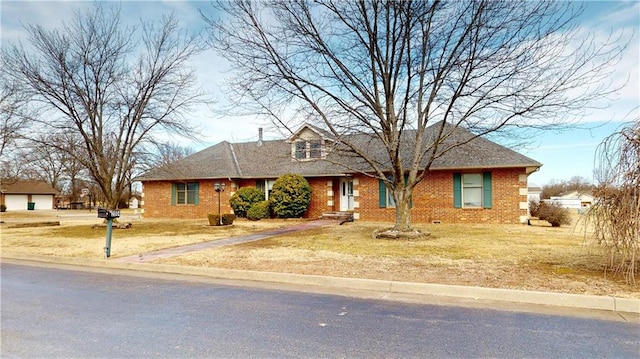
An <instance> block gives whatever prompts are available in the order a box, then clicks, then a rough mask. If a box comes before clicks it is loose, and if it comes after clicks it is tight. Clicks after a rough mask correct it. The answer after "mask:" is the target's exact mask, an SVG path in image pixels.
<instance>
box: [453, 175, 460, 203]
mask: <svg viewBox="0 0 640 359" xmlns="http://www.w3.org/2000/svg"><path fill="white" fill-rule="evenodd" d="M453 208H462V174H461V173H454V174H453Z"/></svg>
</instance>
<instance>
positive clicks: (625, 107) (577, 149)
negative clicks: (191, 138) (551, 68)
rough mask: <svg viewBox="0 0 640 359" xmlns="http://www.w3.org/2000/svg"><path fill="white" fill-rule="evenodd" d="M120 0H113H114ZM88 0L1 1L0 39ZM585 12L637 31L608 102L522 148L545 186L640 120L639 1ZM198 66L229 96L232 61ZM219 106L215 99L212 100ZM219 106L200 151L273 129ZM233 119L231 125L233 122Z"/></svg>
mask: <svg viewBox="0 0 640 359" xmlns="http://www.w3.org/2000/svg"><path fill="white" fill-rule="evenodd" d="M114 3H115V2H114ZM91 4H92V2H90V1H6V0H2V1H0V23H1V27H0V44H5V42H6V41H16V40H18V39H23V41H25V37H24V29H23V27H22V24H27V23H36V24H40V25H42V26H45V27H47V28H50V27H55V26H59V25H60V24H61V21H63V20H65V19H69V18H70V17H71V15H72V10H73V9H80V8H87V7H90V6H91ZM120 4H121V6H122V10H123V11H122V13H123V15H125V21H127V20H128V21H137V20H138V19H140V18H143V19H146V20H149V19H153V18H156V17H158V16H159V15H161V14H162V13H166V12H170V11H173V12H175V13H176V15H177V16H178V19H179V20H180V21H181V22H182V24H183V26H185V27H188V28H191V29H193V30H199V29H201V27H202V26H203V25H204V24H203V22H202V20H201V19H200V16H199V14H198V8H201V9H203V10H205V11H211V6H210V5H209V2H208V1H123V2H121V3H120ZM584 4H585V6H586V8H585V12H584V13H583V15H582V17H581V19H580V24H579V26H580V30H581V31H583V32H585V33H592V34H596V35H597V36H598V37H599V38H605V37H606V36H608V35H610V34H612V33H613V34H618V33H619V32H621V31H622V32H623V34H624V36H625V37H627V38H629V37H630V36H633V38H632V40H631V43H630V45H629V47H628V48H627V50H626V52H625V54H624V56H623V58H622V59H621V61H620V63H618V64H617V67H616V71H615V73H614V74H613V75H612V81H613V83H614V84H616V85H621V86H622V85H624V87H623V88H622V89H621V91H619V93H618V94H617V95H616V96H615V98H612V99H611V100H610V101H608V102H606V103H602V104H599V106H602V107H603V109H601V110H594V111H591V112H590V113H589V114H588V115H587V116H585V117H584V118H581V119H576V120H579V122H580V123H579V124H578V125H576V126H573V127H572V128H571V129H569V130H567V131H563V132H561V133H558V132H542V133H540V134H539V135H538V136H536V137H535V138H533V139H531V141H530V143H529V144H528V145H527V146H526V147H519V148H517V149H516V150H518V151H519V152H521V153H523V154H525V155H527V156H529V157H531V158H533V159H535V160H537V161H539V162H541V163H543V167H542V168H541V169H540V170H539V171H538V172H536V173H534V174H532V175H531V176H530V177H529V182H530V183H534V184H538V185H544V184H546V183H548V182H550V181H552V180H566V179H569V178H570V177H572V176H576V175H579V176H583V177H586V178H587V179H590V180H591V179H592V172H593V164H594V154H595V150H596V147H597V146H598V144H600V142H602V140H603V139H604V138H605V137H607V136H609V135H610V134H612V133H613V132H614V131H615V130H616V129H617V128H619V127H620V125H621V124H622V122H623V121H637V120H639V119H640V91H639V90H640V81H639V78H640V71H639V67H640V60H639V59H640V46H639V45H640V2H638V1H627V2H620V1H603V2H595V1H588V2H585V3H584ZM193 66H195V67H196V68H197V70H198V77H199V81H200V83H201V86H202V87H203V89H205V90H207V91H208V92H209V93H210V94H211V96H212V97H213V98H214V100H216V101H217V103H218V104H220V105H223V104H224V103H225V101H226V99H225V96H224V93H225V91H224V82H225V78H226V76H227V74H226V73H225V69H226V68H227V65H226V63H225V62H224V60H222V59H220V57H218V56H217V55H216V54H215V53H214V52H213V51H207V52H205V53H204V54H202V55H200V56H199V57H198V58H195V59H194V61H193ZM214 107H215V106H214ZM214 110H215V109H212V108H209V107H207V106H204V105H203V106H201V107H199V108H198V109H196V112H194V120H195V121H197V122H198V123H199V124H200V130H201V131H200V132H201V133H202V136H203V141H204V142H203V143H201V144H195V145H194V144H191V143H185V144H184V145H186V146H191V147H193V148H194V149H196V150H200V149H202V148H204V147H207V146H209V145H212V144H215V143H218V142H220V141H223V140H228V141H252V140H255V139H257V135H258V130H257V129H258V127H260V126H264V127H266V128H268V127H269V126H267V124H266V123H264V122H262V121H261V120H257V119H255V118H251V117H242V118H233V119H231V120H230V119H229V118H224V117H222V116H221V115H219V114H217V113H216V112H215V111H214ZM230 122H232V123H233V125H230ZM265 135H266V137H267V138H269V137H273V138H279V137H280V135H279V134H277V133H269V132H267V133H265Z"/></svg>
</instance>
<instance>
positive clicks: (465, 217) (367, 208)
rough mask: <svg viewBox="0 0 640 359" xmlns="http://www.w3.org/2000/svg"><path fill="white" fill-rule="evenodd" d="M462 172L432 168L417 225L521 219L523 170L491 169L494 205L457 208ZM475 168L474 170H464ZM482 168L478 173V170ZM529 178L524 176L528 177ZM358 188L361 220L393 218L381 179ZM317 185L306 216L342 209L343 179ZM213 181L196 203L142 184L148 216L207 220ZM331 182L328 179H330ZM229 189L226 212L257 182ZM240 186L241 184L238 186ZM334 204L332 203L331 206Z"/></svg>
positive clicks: (416, 208)
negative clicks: (382, 198)
mask: <svg viewBox="0 0 640 359" xmlns="http://www.w3.org/2000/svg"><path fill="white" fill-rule="evenodd" d="M454 172H459V171H433V172H431V173H429V174H428V175H427V177H426V178H425V180H423V181H422V182H421V183H420V184H418V186H416V188H415V189H414V192H413V208H412V210H411V219H412V222H414V223H431V222H433V221H440V222H442V223H519V222H520V216H523V215H526V214H527V210H526V209H520V203H521V202H526V201H527V196H526V195H521V194H520V188H526V187H527V183H526V181H524V182H522V181H520V179H522V178H521V175H522V174H524V173H525V169H524V168H515V169H494V170H492V171H491V173H492V198H493V203H492V208H487V209H485V208H454V207H453V173H454ZM466 172H470V173H471V172H474V171H466ZM475 172H479V171H475ZM525 178H526V177H525ZM354 179H355V180H356V181H355V182H356V184H355V185H354V190H355V192H356V193H357V194H359V195H358V196H356V197H355V198H354V200H355V202H356V203H358V206H357V208H354V213H356V214H357V216H358V217H357V218H359V219H360V220H363V221H385V222H393V221H394V218H395V209H394V208H380V207H379V200H378V180H377V179H372V178H369V177H366V176H356V177H354ZM307 180H308V181H309V184H310V185H311V187H312V188H313V196H312V200H311V203H310V205H309V209H308V210H307V213H306V214H305V217H307V218H317V217H320V216H321V215H322V213H323V212H327V211H337V210H339V208H340V205H339V204H340V188H339V184H340V178H338V177H334V178H328V177H327V178H308V179H307ZM214 182H215V181H214V180H201V181H200V193H199V204H198V205H171V183H172V182H171V181H146V182H144V188H143V191H144V198H143V200H144V202H143V203H144V205H143V208H144V215H145V216H146V217H152V218H156V217H170V218H206V215H207V213H210V212H213V213H217V210H218V207H217V206H218V202H217V200H218V197H217V193H216V192H215V191H214V190H213V183H214ZM329 182H330V183H329ZM225 183H226V190H225V192H221V193H220V203H221V211H222V213H229V212H230V211H231V208H230V206H229V198H230V195H231V193H232V192H233V190H234V188H240V187H244V186H255V184H256V181H255V180H239V181H237V183H235V184H234V187H232V184H231V182H229V181H225ZM235 186H237V187H235ZM331 203H332V204H331Z"/></svg>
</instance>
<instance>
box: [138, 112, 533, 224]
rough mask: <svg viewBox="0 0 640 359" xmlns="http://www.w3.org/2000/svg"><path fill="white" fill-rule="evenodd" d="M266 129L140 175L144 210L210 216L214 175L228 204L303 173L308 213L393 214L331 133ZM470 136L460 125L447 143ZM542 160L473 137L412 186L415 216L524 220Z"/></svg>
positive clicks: (383, 194) (372, 147)
mask: <svg viewBox="0 0 640 359" xmlns="http://www.w3.org/2000/svg"><path fill="white" fill-rule="evenodd" d="M435 126H436V125H434V126H431V127H430V128H429V129H427V131H428V132H427V135H429V136H431V135H432V134H433V132H432V131H434V130H435ZM261 133H262V132H261V131H260V136H259V140H258V141H256V142H244V143H229V142H227V141H224V142H221V143H218V144H216V145H214V146H211V147H209V148H207V149H204V150H202V151H200V152H197V153H195V154H193V155H191V156H188V157H186V158H183V159H181V160H179V161H176V162H174V163H173V164H171V165H167V166H164V167H160V168H157V169H154V170H152V171H150V172H148V173H146V174H144V175H143V176H141V177H139V178H137V180H139V181H141V182H142V184H143V193H142V200H141V203H140V205H141V206H142V211H143V213H144V215H145V216H146V217H170V218H205V217H206V214H207V213H209V212H216V211H217V208H218V194H217V193H216V192H215V191H214V183H225V186H226V190H225V191H224V192H221V193H220V202H221V207H222V212H230V211H231V208H230V205H229V198H230V197H231V195H232V194H233V193H234V192H235V191H236V190H237V189H238V188H240V187H246V186H252V187H257V188H259V189H261V190H263V191H264V192H265V196H266V197H267V198H268V196H269V192H270V190H271V188H272V186H273V183H274V181H275V180H276V178H278V177H279V176H281V175H283V174H286V173H297V174H300V175H303V176H304V177H305V178H306V179H307V180H308V181H309V183H310V185H311V186H312V188H313V194H312V200H311V203H310V205H309V208H308V210H307V213H306V215H305V217H308V218H316V217H320V216H322V215H323V214H325V213H328V212H337V211H349V212H351V213H353V217H354V219H356V220H358V219H360V220H366V221H387V222H393V221H394V218H395V209H394V202H393V199H392V197H391V196H390V194H389V193H388V192H387V189H386V187H385V185H384V183H383V182H382V181H379V180H378V179H375V178H371V177H370V176H366V175H363V174H362V173H359V172H358V171H355V170H353V168H359V169H361V170H362V171H366V169H367V167H366V164H364V163H363V161H362V160H361V159H359V158H357V157H353V156H351V157H345V156H344V154H341V153H339V151H338V150H336V146H334V145H335V144H336V141H334V140H333V137H332V136H331V135H330V134H329V133H327V132H325V131H323V130H321V129H318V128H317V127H315V126H312V125H304V126H302V127H301V128H300V129H299V130H298V131H297V132H295V133H294V134H293V135H292V136H291V137H289V138H288V139H285V140H271V141H263V140H262V135H261ZM472 137H473V135H472V134H471V133H469V132H467V131H465V130H462V129H458V130H456V131H455V132H454V133H453V135H452V136H451V137H450V140H451V141H454V142H449V144H451V143H458V141H460V140H469V139H471V138H472ZM350 140H352V141H360V143H361V144H362V145H363V146H367V145H368V146H369V148H368V149H367V153H369V154H370V155H372V156H374V157H375V158H376V159H379V161H380V162H381V163H388V160H387V161H386V162H385V160H384V159H385V156H386V153H385V151H384V148H383V147H382V146H381V145H380V144H379V143H376V142H375V141H371V137H370V136H368V135H367V136H365V135H351V137H350ZM444 145H446V143H445V144H443V146H444ZM414 149H415V145H412V144H407V146H406V148H403V150H404V151H401V153H404V154H408V153H410V152H411V151H412V150H414ZM347 158H351V163H350V167H351V168H352V169H351V170H350V169H347V168H346V167H345V166H342V165H338V164H336V163H337V162H338V159H339V160H340V161H344V160H345V159H347ZM405 158H406V157H405ZM343 163H344V162H343ZM540 166H541V164H540V163H539V162H537V161H534V160H532V159H530V158H528V157H526V156H523V155H521V154H519V153H517V152H514V151H512V150H510V149H508V148H506V147H503V146H501V145H498V144H496V143H494V142H491V141H489V140H487V139H484V138H476V139H473V140H472V141H470V142H469V143H467V144H465V145H461V146H459V147H456V148H453V149H452V150H451V151H449V152H446V154H444V155H442V156H440V157H439V158H437V159H436V160H435V161H434V162H433V164H432V166H431V171H430V172H429V173H428V174H427V176H426V177H425V179H424V180H423V181H422V182H421V183H419V184H418V185H417V186H416V188H415V189H414V192H413V197H412V206H413V207H412V211H411V218H412V221H413V222H415V223H419V222H422V223H431V222H441V223H447V222H448V223H451V222H469V223H474V222H475V223H479V222H490V223H518V222H526V220H527V209H528V200H527V177H528V175H529V174H530V173H532V172H534V171H536V170H537V169H538V168H539V167H540Z"/></svg>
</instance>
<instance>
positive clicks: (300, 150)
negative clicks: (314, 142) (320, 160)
mask: <svg viewBox="0 0 640 359" xmlns="http://www.w3.org/2000/svg"><path fill="white" fill-rule="evenodd" d="M295 158H296V160H303V159H305V158H307V143H306V142H305V141H299V142H296V153H295Z"/></svg>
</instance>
